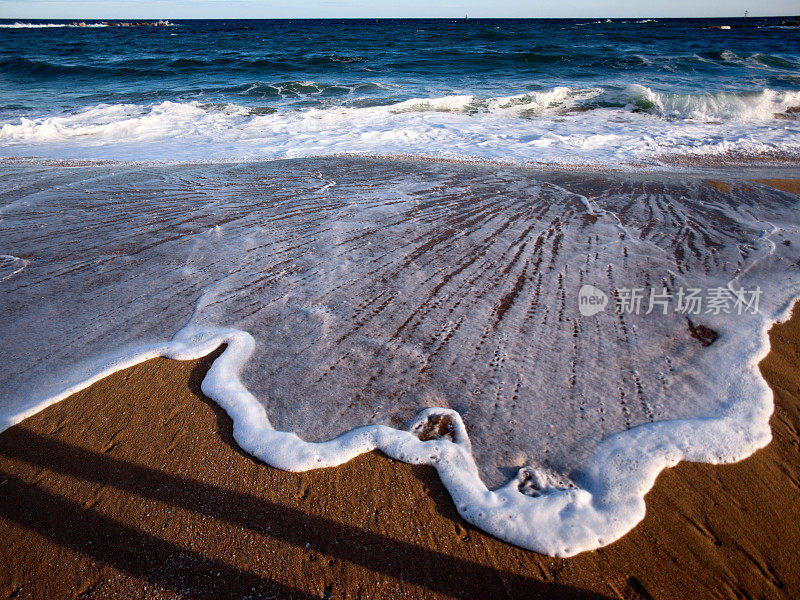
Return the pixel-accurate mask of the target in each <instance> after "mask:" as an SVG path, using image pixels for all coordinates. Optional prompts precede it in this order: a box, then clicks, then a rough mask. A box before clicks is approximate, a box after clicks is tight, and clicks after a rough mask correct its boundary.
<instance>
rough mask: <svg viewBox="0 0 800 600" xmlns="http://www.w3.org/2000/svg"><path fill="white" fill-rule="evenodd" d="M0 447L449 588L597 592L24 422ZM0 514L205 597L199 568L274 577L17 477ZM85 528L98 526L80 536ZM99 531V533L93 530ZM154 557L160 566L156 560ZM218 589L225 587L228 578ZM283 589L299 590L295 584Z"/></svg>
mask: <svg viewBox="0 0 800 600" xmlns="http://www.w3.org/2000/svg"><path fill="white" fill-rule="evenodd" d="M0 456H4V457H6V458H9V459H13V460H16V461H22V462H24V463H27V464H29V465H36V466H38V467H41V468H44V469H48V470H51V471H56V472H59V473H62V474H65V475H69V476H71V477H76V478H80V479H83V480H86V481H93V482H95V483H98V484H101V485H104V486H110V487H114V488H116V489H118V490H122V491H125V492H127V493H130V494H131V495H134V496H146V497H148V498H151V499H153V500H157V501H159V502H164V503H168V504H171V505H173V506H178V507H182V508H184V509H186V510H189V511H192V512H195V513H198V514H202V515H206V516H208V517H212V518H214V519H218V520H220V521H225V522H227V523H229V524H231V525H234V526H237V527H246V528H248V529H250V530H251V531H254V532H256V533H258V534H260V535H262V536H264V537H272V538H277V539H280V540H282V541H284V542H286V543H289V544H292V545H294V546H297V547H301V548H304V549H305V548H307V547H308V546H306V544H310V547H311V548H312V549H313V550H314V551H316V552H319V553H322V554H325V555H328V556H331V557H337V558H339V559H342V560H345V561H349V562H352V563H355V564H359V565H362V566H363V567H365V568H367V569H369V570H372V571H378V572H381V573H385V574H386V575H389V576H391V577H395V578H397V579H400V580H403V581H406V582H408V583H411V584H413V585H416V586H420V587H423V588H427V589H429V590H431V591H434V592H438V593H441V594H445V595H448V596H454V597H470V598H476V597H492V598H497V597H498V596H503V595H506V596H508V597H512V598H513V597H518V596H519V597H522V596H523V595H524V596H525V597H529V598H530V597H540V596H541V597H547V598H602V597H603V596H600V595H598V594H595V593H591V592H586V591H581V590H576V589H574V588H570V587H567V586H562V585H559V584H553V583H544V582H541V581H537V580H534V579H531V578H528V577H524V576H521V575H519V574H516V573H509V572H505V571H501V570H498V569H495V568H492V567H489V566H485V565H481V564H477V563H474V562H471V561H468V560H465V559H462V558H459V557H455V556H449V555H447V554H444V553H441V552H437V551H434V550H429V549H426V548H422V547H419V546H416V545H413V544H409V543H407V542H404V541H401V540H396V539H392V538H389V537H387V536H385V535H382V534H378V533H372V532H369V531H364V530H362V529H358V528H356V527H352V526H350V525H346V524H343V523H338V522H335V521H332V520H329V519H325V518H322V517H318V516H315V515H309V514H307V513H304V512H302V511H299V510H297V509H295V508H292V507H290V506H285V505H281V504H277V503H274V502H270V501H269V500H267V499H264V498H260V497H256V496H252V495H248V494H242V493H238V492H234V491H231V490H227V489H224V488H220V487H217V486H214V485H210V484H207V483H203V482H200V481H197V480H194V479H190V478H187V477H183V476H179V475H174V474H171V473H164V472H163V471H159V470H157V469H151V468H148V467H144V466H140V465H135V464H132V463H129V462H127V461H121V460H119V459H116V458H112V457H110V456H108V455H106V454H99V453H95V452H90V451H88V450H85V449H82V448H77V447H75V446H73V445H71V444H67V443H65V442H62V441H59V440H56V439H53V438H51V437H47V436H43V435H39V434H37V433H33V432H31V431H29V430H26V429H24V427H20V426H17V427H12V428H11V429H9V430H7V431H5V432H4V433H3V434H2V435H0ZM0 515H2V516H3V517H5V518H6V519H10V520H12V521H15V522H17V523H19V524H21V525H24V526H25V527H29V528H32V529H36V530H38V531H40V532H41V533H43V534H44V535H47V536H48V537H50V538H52V539H54V540H55V541H57V542H58V543H59V544H62V545H65V546H68V547H70V548H73V549H75V550H77V551H80V552H82V553H84V554H88V555H90V556H94V557H96V558H97V559H99V560H103V561H106V562H110V563H112V564H115V565H117V566H118V567H120V568H121V569H124V570H126V571H128V572H130V573H133V574H136V575H139V576H146V577H147V578H148V579H149V580H151V581H153V580H155V581H157V582H158V583H163V584H166V585H169V583H170V580H171V579H173V578H175V577H178V575H176V574H180V573H181V572H183V571H184V570H185V569H188V572H189V573H190V574H189V575H188V577H189V578H190V582H189V583H191V584H192V586H196V587H198V588H199V589H206V588H207V587H208V586H211V587H210V588H209V589H208V590H207V591H206V592H203V593H201V595H202V596H209V595H213V594H214V593H217V592H220V593H221V592H222V591H223V590H220V589H218V587H214V586H215V583H214V582H213V581H208V579H209V578H207V577H204V576H203V575H202V573H203V572H207V573H212V572H222V574H223V577H221V579H226V580H228V582H227V583H218V584H216V585H218V586H220V585H221V586H227V585H228V583H229V582H231V581H235V580H236V579H237V578H240V579H241V580H242V581H243V582H244V584H243V585H242V586H241V587H242V589H247V590H249V589H250V588H251V587H256V588H257V589H261V588H264V587H265V586H267V585H271V584H270V582H268V581H265V580H263V579H261V578H259V577H257V576H254V575H252V574H247V573H243V572H240V571H238V570H236V569H233V568H231V567H228V566H224V565H222V564H221V563H219V562H218V561H215V560H214V559H213V558H209V557H206V556H202V555H198V554H196V553H192V552H189V551H186V550H183V549H181V548H179V547H176V546H173V545H171V544H170V543H169V542H166V541H164V540H160V539H157V538H154V537H152V536H150V535H149V534H146V533H142V532H137V531H134V530H132V529H130V528H129V527H127V526H125V525H122V524H120V523H117V522H115V521H113V520H111V519H108V518H107V517H103V516H100V515H97V514H93V513H92V511H91V510H84V509H83V508H81V507H79V506H77V505H75V504H73V503H72V502H70V501H68V500H66V499H63V498H59V497H57V496H54V495H52V494H50V493H48V492H44V491H42V490H40V489H38V488H37V487H35V486H34V487H26V486H25V485H24V484H23V483H22V482H19V481H14V479H13V478H10V480H9V482H7V483H5V484H3V485H0ZM76 524H80V525H76ZM86 531H90V532H94V533H93V534H92V535H91V536H90V537H88V538H86V537H85V535H84V532H86ZM98 536H99V538H100V539H99V540H98V539H95V538H97V537H98ZM101 542H102V543H101ZM137 546H138V547H139V548H141V550H139V549H137V548H136V547H137ZM170 553H171V554H170ZM165 554H170V556H173V555H174V556H177V559H175V558H174V556H173V560H177V562H175V564H174V566H171V567H169V569H168V571H169V574H168V576H167V573H165V572H164V567H165V565H164V564H163V562H161V561H160V560H157V561H155V562H154V561H153V559H151V558H149V557H151V556H164V555H165ZM192 560H194V561H196V566H192ZM156 565H157V566H158V569H154V568H153V567H154V566H156ZM178 578H179V577H178ZM224 591H225V592H226V593H230V590H229V589H227V587H226V588H225V590H224ZM279 591H281V592H285V593H288V594H290V595H291V594H295V595H297V594H296V593H295V592H294V591H291V592H290V591H286V590H279Z"/></svg>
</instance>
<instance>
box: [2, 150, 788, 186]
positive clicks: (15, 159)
mask: <svg viewBox="0 0 800 600" xmlns="http://www.w3.org/2000/svg"><path fill="white" fill-rule="evenodd" d="M659 158H663V159H664V160H663V161H662V160H656V161H654V162H652V163H647V162H640V163H619V162H614V163H601V162H597V163H591V162H583V163H578V162H576V163H556V162H552V163H551V162H535V161H529V162H509V161H501V160H495V159H489V158H479V157H470V156H465V157H448V156H433V155H430V156H428V155H425V154H369V153H363V154H357V153H356V154H350V153H333V154H320V155H310V156H295V157H274V158H267V157H253V158H234V159H230V160H220V159H208V160H202V159H200V160H176V161H164V160H145V161H131V160H118V159H73V158H62V159H59V158H45V157H39V156H0V165H2V164H8V165H31V166H42V167H57V168H81V167H162V168H163V167H167V168H169V167H175V168H180V167H201V166H208V165H239V164H243V165H258V164H269V163H281V162H289V163H294V162H323V161H336V160H351V161H357V162H362V161H363V162H375V163H381V162H390V163H391V162H396V163H410V164H428V163H430V164H443V165H453V166H464V167H470V166H472V167H495V168H510V169H520V170H522V171H531V172H535V173H537V172H538V173H578V174H603V175H625V174H634V175H635V174H639V175H658V176H660V177H670V176H686V175H688V176H701V175H703V174H708V175H709V177H711V178H713V174H714V173H717V174H720V173H722V174H723V175H724V176H725V177H728V178H735V179H736V180H737V181H747V180H752V181H757V182H758V181H759V180H762V181H763V180H767V179H774V178H772V177H762V176H759V175H758V174H759V173H770V174H773V173H780V174H784V173H785V174H786V175H787V177H786V178H785V180H786V181H789V180H792V179H795V178H796V177H797V170H798V168H800V156H780V157H778V158H776V157H774V156H771V155H767V156H763V157H759V156H757V155H754V156H748V157H740V156H738V155H732V156H729V157H724V156H723V157H716V156H707V157H702V156H700V157H699V158H698V156H696V155H693V154H680V155H668V156H665V157H659ZM681 159H685V160H681ZM743 172H744V174H743ZM754 177H758V179H755V178H754ZM779 189H780V188H779ZM784 191H788V190H784Z"/></svg>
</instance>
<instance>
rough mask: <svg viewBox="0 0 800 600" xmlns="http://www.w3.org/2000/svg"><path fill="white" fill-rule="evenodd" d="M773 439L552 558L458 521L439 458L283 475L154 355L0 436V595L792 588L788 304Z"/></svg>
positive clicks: (794, 328)
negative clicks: (630, 521) (631, 520)
mask: <svg viewBox="0 0 800 600" xmlns="http://www.w3.org/2000/svg"><path fill="white" fill-rule="evenodd" d="M770 338H771V342H772V352H771V353H770V355H769V356H768V357H767V358H766V359H765V360H764V361H763V362H762V364H761V369H762V372H763V373H764V376H765V377H766V378H767V380H768V381H769V383H770V385H771V386H772V388H773V389H774V390H775V398H776V412H775V415H774V416H773V419H772V426H773V430H774V433H775V439H774V441H773V442H772V444H770V445H769V446H768V447H767V448H766V449H764V450H761V451H759V452H758V453H756V454H755V455H754V456H753V457H751V458H749V459H747V460H745V461H743V462H741V463H738V464H735V465H727V466H711V465H704V464H688V463H684V464H680V465H678V466H677V467H676V468H674V469H671V470H668V471H666V472H664V473H663V474H662V475H661V476H660V477H659V479H658V482H657V484H656V486H655V489H654V490H653V491H652V492H651V493H650V494H649V495H648V498H647V507H648V510H647V517H646V518H645V520H644V521H643V522H642V523H641V524H640V525H639V526H638V527H637V528H636V529H635V530H634V531H633V532H631V533H630V534H628V535H627V536H625V537H624V538H623V539H622V540H620V541H618V542H616V543H615V544H612V545H611V546H609V547H607V548H603V549H600V550H598V551H595V552H589V553H584V554H582V555H579V556H577V557H573V558H571V559H554V558H550V557H546V556H540V555H537V554H534V553H532V552H528V551H525V550H520V549H518V548H514V547H512V546H509V545H507V544H505V543H502V542H500V541H498V540H496V539H494V538H491V537H489V536H487V535H484V534H483V533H481V532H480V531H477V530H476V529H474V528H473V527H471V526H469V525H468V524H466V523H465V522H463V521H461V520H460V519H459V517H458V515H457V513H456V511H455V508H454V507H453V505H452V502H451V501H450V499H449V497H448V496H447V494H446V492H445V490H444V488H443V487H442V485H441V483H440V482H439V480H438V478H437V476H436V474H435V472H434V471H433V469H431V468H429V467H415V466H409V465H405V464H402V463H398V462H395V461H391V460H389V459H387V458H386V457H384V456H382V455H379V454H377V453H372V454H369V455H366V456H362V457H360V458H358V459H356V460H354V461H352V462H351V463H349V464H347V465H345V466H343V467H339V468H336V469H328V470H321V471H316V472H312V473H304V474H292V473H286V472H282V471H278V470H276V469H272V468H270V467H267V466H265V465H263V464H259V463H257V462H255V461H253V460H252V459H251V458H249V457H248V456H247V455H245V454H244V453H243V452H242V451H241V450H239V449H238V448H237V446H236V445H235V443H234V442H233V440H232V437H231V422H230V419H229V418H228V417H227V415H225V414H224V413H223V412H222V411H221V410H220V409H219V408H218V407H217V406H216V405H215V404H213V403H212V402H211V401H209V400H208V399H206V398H204V397H203V396H202V394H201V393H200V391H199V383H200V381H201V380H202V377H203V375H204V373H205V372H206V370H207V368H208V366H209V364H210V359H209V358H206V359H203V360H200V361H187V362H174V361H169V360H166V359H155V360H151V361H148V362H146V363H142V364H140V365H138V366H135V367H132V368H130V369H126V370H125V371H121V372H119V373H116V374H115V375H112V376H110V377H108V378H106V379H104V380H102V381H100V382H98V383H96V384H95V385H93V386H91V387H90V388H88V389H86V390H84V391H82V392H80V393H78V394H75V395H74V396H72V397H70V398H68V399H67V400H64V401H63V402H61V403H59V404H57V405H54V406H52V407H50V408H48V409H46V410H44V411H42V412H41V413H39V414H37V415H35V416H34V417H31V418H30V419H28V420H26V421H24V422H23V423H22V424H20V425H18V426H16V427H13V428H11V429H9V430H7V431H5V432H4V433H2V434H0V539H2V540H3V543H2V553H1V554H0V593H2V595H3V597H7V598H37V599H39V598H42V599H44V598H46V599H56V598H76V597H80V598H126V599H127V598H142V597H146V598H176V597H204V598H205V597H209V598H210V597H218V598H226V599H232V598H440V597H454V598H523V597H524V598H538V597H546V598H604V597H605V598H608V597H611V598H625V599H633V598H639V599H642V598H681V599H683V598H693V599H694V598H711V597H715V598H791V597H800V569H799V568H798V558H799V556H798V552H799V550H798V549H800V503H798V499H800V495H799V492H800V452H799V451H798V450H799V448H800V442H799V441H798V430H799V429H800V369H798V365H800V311H797V314H796V315H795V317H794V318H793V319H792V320H791V321H790V322H788V323H785V324H783V325H780V326H776V327H775V328H774V329H773V330H772V331H771V333H770Z"/></svg>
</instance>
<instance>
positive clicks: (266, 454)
mask: <svg viewBox="0 0 800 600" xmlns="http://www.w3.org/2000/svg"><path fill="white" fill-rule="evenodd" d="M767 181H769V182H770V183H765V184H766V185H773V186H778V189H782V188H786V187H787V186H789V187H788V189H794V187H792V186H795V187H796V185H797V181H796V180H789V179H771V180H762V182H767ZM787 191H788V190H787ZM759 339H760V340H762V341H760V342H759V343H755V342H754V343H753V344H752V347H751V348H750V350H749V354H748V355H747V356H748V358H747V360H746V361H742V362H740V363H737V364H739V366H740V367H742V368H743V369H745V368H746V370H747V371H748V373H749V371H750V369H751V368H752V369H753V371H755V363H756V362H757V360H759V359H760V358H762V357H763V356H764V353H766V351H767V348H768V346H767V345H766V330H761V329H760V330H759ZM221 343H228V344H229V348H228V352H226V353H225V356H224V357H223V358H221V359H220V361H219V362H218V363H215V365H214V368H213V369H212V372H213V373H214V375H213V377H212V376H209V378H207V379H206V380H205V381H204V383H203V389H204V391H205V392H206V393H207V395H209V396H210V397H212V398H214V399H215V400H217V401H218V402H219V403H220V405H221V406H222V407H223V408H224V409H225V410H226V411H227V412H228V414H230V415H231V417H233V419H234V421H235V422H236V427H237V440H238V441H239V444H240V445H241V446H242V447H243V448H245V449H246V450H248V451H250V452H251V453H252V454H253V455H254V456H257V457H258V458H261V459H263V460H265V461H266V462H267V463H269V464H272V465H275V466H277V467H279V468H282V469H285V470H289V471H305V470H309V469H314V468H319V467H331V466H337V465H340V464H342V463H344V462H347V461H349V460H351V459H353V458H354V457H355V456H358V455H360V454H363V453H365V452H368V451H371V450H375V449H379V450H382V451H384V452H386V453H387V454H389V455H391V456H393V457H394V458H396V459H399V460H403V461H404V462H410V463H415V464H429V465H432V466H434V467H435V468H437V470H438V471H439V473H440V475H441V477H442V480H443V481H444V482H445V485H446V487H447V488H448V489H449V490H450V492H451V495H452V497H453V498H454V499H455V502H456V504H457V505H458V506H459V511H460V512H461V514H462V516H463V517H464V518H465V519H467V520H468V521H470V522H471V523H473V524H475V525H477V526H479V527H481V528H483V529H484V530H486V531H489V532H490V533H492V534H494V535H496V536H498V537H500V538H502V539H505V540H507V541H509V542H511V543H514V544H516V545H518V546H521V547H523V548H528V549H531V550H536V551H539V552H543V553H547V554H550V555H554V556H570V555H574V554H577V553H580V552H584V551H587V550H591V549H594V548H597V547H601V546H604V545H607V544H609V543H611V542H613V541H614V540H616V539H618V538H619V537H620V536H622V535H625V533H626V532H627V531H629V530H630V529H631V528H633V527H634V526H635V525H636V524H637V523H638V522H639V521H640V520H641V519H642V518H643V517H644V514H645V503H644V500H643V498H644V495H645V493H646V491H647V490H648V489H650V487H651V486H652V484H653V481H654V480H655V478H656V476H657V475H658V473H659V472H660V471H661V470H663V469H664V468H666V467H669V466H672V465H674V464H675V463H676V462H678V461H679V460H689V459H694V460H700V461H705V462H713V463H718V462H724V461H732V460H739V459H741V457H743V456H746V455H749V454H751V453H752V452H754V451H755V450H756V449H757V448H760V447H762V446H763V445H765V444H766V443H768V441H769V430H768V425H767V422H768V418H769V414H770V412H771V411H772V403H771V399H770V398H769V397H768V396H766V395H765V394H764V393H763V392H762V390H761V389H759V390H757V391H758V392H759V398H758V400H759V401H758V402H755V399H751V402H752V404H751V405H745V404H746V403H745V402H744V401H740V402H737V404H741V405H742V406H739V407H738V408H737V410H738V409H742V410H743V411H744V412H745V414H744V416H742V410H740V411H739V412H738V414H735V415H734V413H733V412H730V413H729V412H728V411H725V412H723V413H721V414H719V415H715V417H716V418H715V419H713V420H712V421H708V420H704V419H700V420H698V419H673V420H661V421H657V422H656V423H652V422H651V423H650V424H645V425H642V426H640V427H634V428H632V429H631V428H628V429H627V430H625V431H622V432H619V433H617V432H612V434H610V435H608V436H606V437H605V438H603V439H602V441H601V442H600V444H599V445H598V446H597V447H596V448H595V450H593V451H592V454H591V455H590V457H589V460H588V461H587V462H586V463H584V464H583V467H584V468H582V469H581V471H582V472H581V473H580V475H581V478H580V482H579V483H581V484H582V485H579V486H578V487H575V486H569V489H567V488H565V487H564V484H561V487H559V486H558V485H553V484H552V483H551V482H549V481H545V482H544V484H542V483H539V485H540V487H541V493H536V492H534V494H532V495H538V496H542V495H543V496H546V497H545V498H541V497H540V498H539V499H536V500H534V499H533V498H528V497H526V495H525V491H526V490H523V486H524V484H525V483H526V481H525V480H524V479H523V478H524V477H525V475H526V473H527V472H528V471H527V470H526V469H523V470H520V471H519V472H518V474H517V475H516V477H507V478H506V480H505V483H503V484H502V485H500V486H499V487H494V488H493V489H492V490H491V491H489V490H488V489H487V487H486V485H485V483H484V480H481V478H480V477H479V476H478V468H477V466H476V465H475V462H474V458H473V456H472V453H471V447H470V443H469V439H468V438H467V435H466V429H465V427H464V424H463V423H462V421H461V417H460V415H459V414H458V413H457V412H455V411H453V410H449V409H438V408H437V409H428V410H427V411H422V412H419V413H417V416H416V417H414V419H413V421H412V426H411V427H409V429H413V424H414V423H417V424H419V425H420V426H423V425H424V423H423V422H422V421H423V420H424V419H425V418H426V417H427V418H430V417H432V416H434V417H438V418H442V416H445V417H447V418H448V419H449V420H450V423H451V425H452V428H453V430H454V432H455V436H454V437H455V440H454V441H456V442H457V443H456V444H449V443H438V442H436V441H435V440H434V441H431V443H420V440H419V439H417V437H416V436H415V435H413V433H409V432H408V431H404V430H403V429H400V428H394V427H386V426H383V425H372V426H368V427H360V428H359V427H355V428H352V429H348V430H347V431H345V432H343V433H341V434H340V435H338V436H336V435H334V436H332V437H331V438H327V441H325V442H318V443H317V442H305V441H303V440H301V439H300V438H298V437H297V436H296V435H294V434H293V433H290V432H287V431H280V430H276V429H274V428H273V427H272V426H271V424H270V423H269V420H268V418H267V415H266V411H265V409H264V407H263V406H262V405H261V404H259V403H258V401H257V400H256V399H255V398H254V397H253V396H252V395H251V394H250V393H249V392H248V391H247V389H246V388H245V387H244V386H243V385H242V384H241V383H240V382H239V379H238V373H239V371H240V370H241V369H242V367H243V366H244V364H245V363H246V362H247V359H248V358H249V356H250V353H251V350H252V346H253V343H254V342H253V339H252V338H251V336H250V335H249V334H247V333H245V332H244V331H239V330H233V329H216V328H215V329H213V330H199V329H194V328H186V329H185V330H181V332H180V333H179V334H176V336H175V337H174V338H173V339H172V340H171V341H169V342H163V343H160V344H156V345H150V346H147V347H142V348H139V347H136V348H133V349H132V350H130V351H128V352H127V353H126V352H119V353H116V354H114V355H113V356H111V357H109V356H106V357H104V358H103V359H102V360H97V361H95V363H94V364H92V365H91V367H90V368H88V369H87V368H84V369H83V370H82V371H78V372H77V374H75V373H73V374H72V375H71V379H70V382H71V383H72V385H67V386H66V390H65V391H63V392H61V393H59V394H57V395H55V396H50V397H48V399H46V400H44V401H43V402H42V403H41V404H39V405H38V406H36V407H35V408H31V409H30V410H28V411H26V412H25V413H24V414H21V415H19V416H20V417H25V416H29V415H31V414H34V413H36V412H38V411H39V410H41V408H42V407H43V406H46V405H50V404H53V403H55V402H58V401H59V400H60V399H62V398H64V397H66V396H68V395H69V394H71V393H73V392H75V391H77V390H80V389H84V388H85V387H87V386H88V385H90V384H92V383H94V382H97V381H98V380H99V379H100V378H102V377H105V376H106V375H109V374H111V373H113V372H115V371H118V370H120V369H122V368H128V367H131V366H133V365H134V364H136V363H139V362H141V361H143V360H146V359H149V358H154V357H156V356H167V357H169V358H176V359H194V358H198V357H199V356H202V355H204V354H206V353H208V352H210V351H212V350H213V349H214V348H215V347H217V346H218V345H219V344H221ZM748 345H749V344H748ZM745 362H746V364H745ZM223 363H224V366H223ZM753 375H756V373H755V372H754V373H753ZM756 387H757V388H765V386H764V384H763V381H762V380H759V381H758V383H757V385H756ZM767 405H769V410H767ZM422 406H424V404H423V405H422ZM429 406H430V405H429ZM437 406H447V404H438V405H437ZM18 420H19V418H17V419H13V418H12V419H9V422H12V421H14V422H16V421H18ZM361 423H363V422H361ZM359 424H360V423H356V425H359ZM743 424H744V425H745V428H744V429H743V428H742V425H743ZM287 429H288V428H287ZM675 432H677V433H675ZM698 436H704V439H706V438H707V439H709V441H708V442H707V443H706V444H705V446H703V447H697V445H693V444H691V443H688V444H687V440H689V441H690V440H692V439H693V438H695V439H696V438H697V437H698ZM442 437H443V438H444V437H445V436H442ZM612 438H614V439H612ZM623 438H624V440H623ZM664 442H666V444H665V443H664ZM714 444H716V445H714ZM665 448H666V449H665ZM612 459H613V460H612ZM634 461H635V462H634ZM612 463H613V464H612ZM633 464H635V465H636V468H632V467H631V465H633ZM609 465H610V466H609ZM626 469H627V470H626ZM587 473H588V475H587ZM545 475H546V473H545ZM567 481H568V482H569V480H567ZM612 487H613V488H614V489H612V490H611V491H610V492H609V491H608V488H612ZM519 492H522V493H519ZM503 504H505V506H503ZM566 505H569V506H572V507H573V509H575V510H573V511H572V512H569V511H564V510H562V509H563V507H564V506H566ZM565 513H567V514H566V516H564V515H565ZM506 518H507V519H508V521H506V520H505V519H506ZM509 523H513V525H509Z"/></svg>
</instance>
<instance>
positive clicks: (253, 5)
mask: <svg viewBox="0 0 800 600" xmlns="http://www.w3.org/2000/svg"><path fill="white" fill-rule="evenodd" d="M745 9H749V10H750V14H751V16H766V15H794V14H798V13H800V2H798V0H758V1H755V0H650V1H644V2H643V1H642V0H563V1H561V2H553V1H552V0H503V2H487V1H486V0H447V1H445V2H431V1H430V0H427V1H426V0H371V1H370V0H306V1H303V0H300V1H298V0H277V1H273V0H193V1H188V0H61V1H57V0H0V18H10V19H18V18H27V19H133V18H137V19H145V18H147V19H158V18H162V19H181V18H184V19H214V18H228V19H231V18H240V19H248V18H263V19H268V18H351V17H370V18H387V17H463V16H464V15H465V14H466V13H469V16H470V17H474V18H479V17H541V18H546V17H714V16H742V15H743V14H744V11H745Z"/></svg>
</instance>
